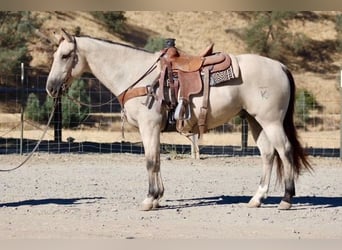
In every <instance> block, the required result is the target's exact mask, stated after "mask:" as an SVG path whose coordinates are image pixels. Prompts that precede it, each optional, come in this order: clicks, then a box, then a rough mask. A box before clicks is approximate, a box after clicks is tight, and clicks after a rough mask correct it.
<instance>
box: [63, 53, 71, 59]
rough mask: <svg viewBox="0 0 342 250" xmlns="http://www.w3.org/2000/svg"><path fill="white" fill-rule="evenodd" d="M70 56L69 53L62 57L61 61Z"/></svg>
mask: <svg viewBox="0 0 342 250" xmlns="http://www.w3.org/2000/svg"><path fill="white" fill-rule="evenodd" d="M70 56H71V52H70V53H68V54H65V55H62V59H68V58H69V57H70Z"/></svg>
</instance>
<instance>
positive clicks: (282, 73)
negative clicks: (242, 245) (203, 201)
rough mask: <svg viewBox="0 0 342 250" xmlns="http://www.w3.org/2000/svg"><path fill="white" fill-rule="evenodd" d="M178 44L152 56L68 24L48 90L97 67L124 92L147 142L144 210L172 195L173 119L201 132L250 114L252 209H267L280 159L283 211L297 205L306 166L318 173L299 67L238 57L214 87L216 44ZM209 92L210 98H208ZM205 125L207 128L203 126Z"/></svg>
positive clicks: (129, 116)
mask: <svg viewBox="0 0 342 250" xmlns="http://www.w3.org/2000/svg"><path fill="white" fill-rule="evenodd" d="M170 48H172V49H170V50H168V48H166V49H165V50H164V51H163V52H156V53H150V52H147V51H145V50H143V49H139V48H135V47H132V46H129V45H125V44H121V43H116V42H111V41H106V40H102V39H98V38H92V37H88V36H79V37H75V36H72V35H70V34H68V33H67V32H66V31H65V30H63V29H62V32H61V35H60V39H59V46H58V48H57V50H56V52H55V53H54V59H53V63H52V66H51V70H50V73H49V76H48V79H47V83H46V91H47V93H48V94H49V95H50V96H51V97H53V98H56V97H58V96H60V95H62V94H64V93H65V92H66V91H67V90H68V88H69V87H70V85H71V83H72V80H73V79H75V78H77V77H80V76H81V75H82V73H84V72H90V73H92V74H93V75H94V76H95V77H96V78H98V79H99V80H100V81H101V83H102V84H104V85H105V86H106V87H107V88H108V89H109V90H110V91H111V92H112V93H113V94H114V95H115V96H116V97H118V99H119V100H120V102H121V105H122V108H123V109H124V112H125V117H126V120H127V121H128V122H129V123H130V124H132V125H134V126H136V127H137V128H138V129H139V132H140V135H141V139H142V142H143V146H144V151H145V158H146V167H147V172H148V193H147V197H146V198H145V199H144V200H143V202H142V209H143V210H151V209H156V208H158V207H159V200H160V198H161V197H162V196H163V194H164V186H163V181H162V178H161V174H160V132H161V131H162V130H163V129H164V128H165V126H166V124H168V120H169V119H170V117H171V119H178V120H177V122H178V124H181V126H180V130H181V131H182V132H191V133H200V132H201V131H206V130H207V129H211V128H215V127H217V126H220V125H222V124H224V123H225V122H227V121H229V120H230V119H231V118H233V117H234V116H236V115H237V114H243V115H244V116H245V117H246V118H247V120H248V122H249V125H250V128H251V132H252V135H253V138H254V140H255V141H256V144H257V146H258V148H259V151H260V155H261V159H262V166H263V173H262V176H261V180H260V184H259V186H258V188H257V191H256V193H255V194H254V196H253V197H252V198H251V199H250V201H249V203H248V204H247V206H249V207H259V206H260V205H261V204H262V202H263V200H264V199H265V198H266V197H267V192H268V189H269V184H270V178H271V172H272V167H273V163H275V165H276V166H277V176H278V177H280V180H282V181H283V183H284V187H285V193H284V196H283V198H282V200H281V202H280V204H279V206H278V208H279V209H290V208H291V206H292V197H293V196H294V195H295V180H296V178H297V177H298V176H299V175H300V174H301V173H302V172H303V171H306V170H311V166H310V163H309V161H308V159H307V157H306V155H305V152H304V149H303V147H302V146H301V144H300V142H299V139H298V137H297V132H296V128H295V126H294V121H293V114H294V102H295V83H294V79H293V77H292V74H291V72H290V71H289V70H288V68H287V67H286V66H284V65H283V64H282V63H280V62H278V61H275V60H272V59H270V58H267V57H262V56H259V55H254V54H243V55H236V56H233V55H230V61H232V63H231V65H233V66H234V69H233V70H232V72H231V73H234V74H233V75H235V78H233V79H229V80H227V81H225V80H224V81H223V82H220V83H219V84H216V85H213V86H208V82H209V80H208V79H207V78H208V77H209V78H212V75H210V74H209V75H208V72H209V71H210V70H211V69H212V68H214V67H213V65H210V61H213V64H220V65H221V62H222V61H225V59H224V58H223V57H222V56H221V59H219V58H218V57H216V56H215V54H213V53H212V51H211V50H212V48H209V49H207V50H206V51H205V52H204V53H202V55H201V56H192V57H191V56H187V55H185V54H181V53H179V52H178V51H177V50H176V51H174V47H173V46H172V45H171V46H170ZM170 51H171V52H172V53H171V52H170ZM169 52H170V53H169ZM210 56H212V57H211V58H207V57H210ZM217 56H218V55H217ZM206 60H207V63H205V61H206ZM163 61H164V63H162V62H163ZM157 62H158V63H157ZM159 62H160V63H159ZM234 64H235V65H234ZM206 66H210V67H209V69H205V68H206ZM214 66H215V65H214ZM180 72H182V73H180ZM191 72H192V73H193V72H197V73H196V74H194V75H192V74H190V75H189V74H188V73H191ZM203 72H207V73H203ZM178 73H179V74H178ZM189 76H190V77H189ZM198 76H200V78H201V79H202V80H203V86H200V87H199V88H198V89H197V90H196V91H195V92H193V93H192V94H191V93H190V92H189V91H188V92H186V91H185V90H186V89H187V88H186V87H184V86H185V83H184V81H185V82H186V84H192V83H191V79H194V80H193V81H194V84H195V82H196V84H198V81H199V80H198V79H199V77H198ZM193 77H194V78H193ZM183 78H184V79H186V80H184V81H183V80H182V79H183ZM165 82H166V85H165V86H164V84H165ZM205 84H206V86H204V85H205ZM170 86H171V87H170ZM191 88H193V87H191ZM191 88H190V89H191ZM161 89H163V93H161V91H160V90H161ZM181 89H183V93H182V91H181ZM176 90H177V91H178V92H175V91H176ZM190 91H191V90H190ZM171 92H172V93H171ZM205 92H206V93H205ZM189 93H190V94H191V95H190V94H189ZM175 95H178V96H175ZM169 96H174V97H173V98H169ZM205 96H207V100H204V99H205ZM180 97H182V98H183V99H181V98H180ZM171 106H173V109H172V112H170V107H171ZM203 109H205V111H206V112H205V113H204V115H203ZM170 114H171V115H170ZM201 117H202V118H203V119H202V118H201ZM201 122H202V124H199V123H201ZM201 126H202V127H204V128H205V129H204V130H203V129H202V130H201V129H200V127H201Z"/></svg>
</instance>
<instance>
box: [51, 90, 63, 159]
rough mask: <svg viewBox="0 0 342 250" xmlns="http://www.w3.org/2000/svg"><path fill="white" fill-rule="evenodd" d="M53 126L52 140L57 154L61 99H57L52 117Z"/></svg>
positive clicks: (60, 126)
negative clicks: (53, 139) (55, 144)
mask: <svg viewBox="0 0 342 250" xmlns="http://www.w3.org/2000/svg"><path fill="white" fill-rule="evenodd" d="M53 124H54V138H55V142H56V143H57V146H58V153H59V149H60V143H61V142H62V101H61V97H57V101H56V109H55V113H54V115H53Z"/></svg>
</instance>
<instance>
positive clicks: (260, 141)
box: [245, 114, 275, 207]
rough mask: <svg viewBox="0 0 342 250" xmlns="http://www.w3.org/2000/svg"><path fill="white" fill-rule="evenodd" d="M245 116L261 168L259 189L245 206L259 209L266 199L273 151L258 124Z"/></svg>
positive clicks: (248, 116) (250, 117) (247, 115)
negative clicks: (259, 158)
mask: <svg viewBox="0 0 342 250" xmlns="http://www.w3.org/2000/svg"><path fill="white" fill-rule="evenodd" d="M245 115H246V118H247V120H248V123H249V125H250V128H251V132H252V135H253V138H254V140H255V142H256V144H257V146H258V148H259V151H260V155H261V159H262V166H263V168H262V176H261V179H260V184H259V187H258V189H257V191H256V193H255V194H254V196H253V197H252V199H251V200H250V201H249V203H248V205H247V206H248V207H259V206H260V205H261V202H262V200H263V199H266V198H267V193H268V189H269V185H270V181H271V174H272V167H273V161H274V155H275V154H274V153H275V151H274V148H273V146H272V144H271V143H270V141H269V140H268V138H267V136H266V134H265V132H264V131H263V130H262V128H261V126H260V125H259V123H258V122H257V121H256V120H255V119H254V118H253V117H252V116H250V115H249V114H245Z"/></svg>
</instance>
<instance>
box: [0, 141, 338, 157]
mask: <svg viewBox="0 0 342 250" xmlns="http://www.w3.org/2000/svg"><path fill="white" fill-rule="evenodd" d="M36 144H37V140H31V139H24V140H23V147H22V150H23V153H24V154H26V153H30V152H31V151H32V150H33V148H34V147H35V146H36ZM160 151H161V153H163V154H167V153H169V152H170V151H172V152H176V153H177V154H191V146H190V145H189V144H177V145H176V144H167V143H163V144H161V146H160ZM37 152H49V153H133V154H144V148H143V145H142V143H140V142H138V143H131V142H124V141H122V142H112V143H99V142H91V141H84V142H71V141H70V142H55V141H49V140H43V141H42V142H41V143H40V144H39V147H38V149H37ZM306 152H307V154H308V155H311V156H321V157H339V156H340V149H339V148H307V149H306ZM19 153H20V139H18V138H2V137H0V154H19ZM200 154H203V155H225V156H253V155H260V152H259V149H258V148H257V147H246V148H241V146H213V145H208V146H200Z"/></svg>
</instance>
